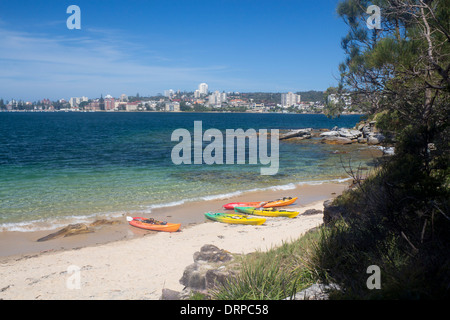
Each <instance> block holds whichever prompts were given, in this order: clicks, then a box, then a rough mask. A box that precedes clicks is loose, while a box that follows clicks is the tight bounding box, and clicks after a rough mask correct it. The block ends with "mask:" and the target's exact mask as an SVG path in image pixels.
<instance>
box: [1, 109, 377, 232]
mask: <svg viewBox="0 0 450 320" xmlns="http://www.w3.org/2000/svg"><path fill="white" fill-rule="evenodd" d="M359 119H360V116H358V115H347V116H341V117H340V118H337V119H328V118H327V117H325V116H324V115H306V114H235V113H220V114H219V113H218V114H216V113H214V114H213V113H0V230H16V231H31V230H36V229H37V228H45V226H48V227H50V226H52V227H54V224H55V223H57V221H61V219H63V218H67V219H68V220H71V221H72V220H74V221H75V220H80V219H84V218H86V217H93V216H96V215H104V214H107V215H113V216H114V215H119V214H122V213H123V212H145V213H150V212H151V210H152V208H155V207H159V206H172V205H177V204H182V203H186V202H189V201H194V200H202V199H205V200H208V199H215V198H218V199H220V198H221V197H226V196H227V195H232V194H239V193H241V192H244V191H248V190H258V189H270V188H273V189H281V190H282V189H285V190H289V189H292V188H293V187H295V185H297V184H302V183H310V182H313V183H314V182H315V183H321V182H326V181H342V180H343V179H346V178H347V177H348V176H347V175H346V173H345V171H344V169H343V167H342V162H343V161H344V162H348V160H349V159H350V157H351V158H352V160H351V161H353V162H354V163H356V164H361V163H362V164H363V165H367V166H370V164H371V161H372V160H371V159H372V156H371V155H370V152H369V153H367V152H364V151H365V150H366V149H367V148H369V147H367V146H363V145H352V146H332V145H326V144H320V143H317V141H314V139H310V140H308V141H301V142H297V143H293V142H282V141H281V142H280V151H279V155H280V168H279V171H278V174H276V175H273V176H262V175H260V168H261V166H262V165H261V164H259V163H258V164H256V165H249V164H244V165H236V164H234V165H226V164H224V165H216V164H214V165H206V164H203V165H194V164H192V165H175V164H173V162H172V160H171V152H172V148H173V147H174V146H175V145H176V144H177V143H178V142H172V141H171V135H172V132H173V131H174V130H175V129H178V128H184V129H187V130H189V131H190V132H191V134H193V130H194V121H202V125H203V131H204V130H206V129H209V128H216V129H219V130H221V131H222V132H224V133H225V130H226V129H239V128H242V129H244V130H246V129H249V128H253V129H255V130H258V129H282V130H283V129H297V128H308V127H310V128H328V129H331V128H332V127H334V126H339V127H353V126H354V125H355V124H356V123H357V122H358V121H359ZM224 140H225V139H224ZM207 144H208V143H205V145H207ZM350 149H351V150H350ZM224 150H225V148H224ZM337 151H339V152H337ZM348 151H351V152H348ZM346 152H348V153H346ZM65 223H66V221H65Z"/></svg>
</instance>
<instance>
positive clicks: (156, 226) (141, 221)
mask: <svg viewBox="0 0 450 320" xmlns="http://www.w3.org/2000/svg"><path fill="white" fill-rule="evenodd" d="M127 220H128V222H129V223H130V225H132V226H133V227H136V228H141V229H146V230H153V231H165V232H176V231H178V229H179V228H180V226H181V223H168V222H163V223H161V222H160V221H156V220H153V223H152V222H149V220H152V219H147V218H142V217H133V218H130V217H127Z"/></svg>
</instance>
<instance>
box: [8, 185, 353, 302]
mask: <svg viewBox="0 0 450 320" xmlns="http://www.w3.org/2000/svg"><path fill="white" fill-rule="evenodd" d="M346 187H347V185H346V184H344V183H341V184H338V183H336V184H320V185H302V186H298V187H297V188H296V189H293V190H288V191H286V190H279V191H264V192H254V193H248V194H243V195H240V196H238V197H233V198H230V199H219V200H211V201H204V202H202V203H190V204H185V205H183V206H179V207H171V208H161V209H159V210H155V211H154V212H152V216H153V217H155V218H158V219H163V220H166V221H169V222H174V221H180V222H182V227H181V230H180V231H179V232H175V233H163V232H159V233H158V232H148V231H141V230H140V229H136V228H133V227H131V226H129V225H128V224H126V223H121V224H118V225H113V226H104V227H102V228H101V229H100V230H99V231H98V232H95V233H92V234H84V235H75V236H72V237H67V238H60V239H55V240H50V241H48V242H43V243H38V242H36V239H38V238H39V236H41V235H42V234H48V233H50V232H48V231H46V232H42V231H41V232H37V233H36V232H35V233H26V234H24V233H3V234H2V235H0V243H1V246H0V252H1V253H2V257H1V258H0V299H7V300H15V299H27V300H28V299H31V300H34V299H43V300H54V299H57V300H61V299H63V300H72V299H102V300H114V299H151V300H156V299H159V298H160V296H161V292H162V289H163V288H168V289H172V290H176V291H181V290H182V289H183V286H182V285H181V284H180V283H179V279H180V278H181V277H182V275H183V271H184V269H185V268H186V266H188V265H189V264H191V263H192V262H193V254H194V253H195V252H196V251H199V250H200V248H201V247H202V246H203V245H204V244H213V245H215V246H217V247H219V248H221V249H225V250H228V251H230V252H232V253H243V254H246V253H250V252H254V251H256V250H261V251H264V250H267V249H270V248H272V247H274V246H278V245H280V244H282V243H283V242H286V241H290V240H294V239H297V238H298V237H299V236H300V235H302V234H304V233H305V232H306V231H308V230H310V229H311V228H314V227H316V226H318V225H320V224H322V222H323V215H322V214H315V215H299V216H297V217H296V218H294V219H288V218H267V221H266V223H265V224H264V225H261V226H249V225H229V224H224V223H219V222H212V221H206V220H205V218H204V216H203V213H204V212H207V211H216V212H219V211H224V210H223V209H221V206H222V205H223V204H225V203H228V202H234V201H259V200H261V199H268V198H270V199H273V198H279V197H282V196H283V195H284V196H287V195H289V196H299V200H298V201H297V202H296V203H295V204H294V205H291V206H289V207H287V209H289V210H298V211H300V213H303V212H304V211H306V210H308V209H318V210H322V209H323V202H324V200H326V199H330V198H333V197H335V196H337V195H339V194H340V193H341V192H342V191H343V190H344V189H345V188H346ZM181 212H183V215H181V214H180V213H181ZM14 248H16V249H14ZM74 269H75V270H80V273H79V276H80V287H79V288H71V286H70V285H69V286H68V285H67V284H68V283H69V284H70V280H71V279H72V273H71V270H74Z"/></svg>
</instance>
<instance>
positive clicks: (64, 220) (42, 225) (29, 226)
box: [0, 178, 351, 232]
mask: <svg viewBox="0 0 450 320" xmlns="http://www.w3.org/2000/svg"><path fill="white" fill-rule="evenodd" d="M349 180H351V178H337V179H328V180H312V181H301V182H295V183H294V182H291V183H288V184H283V185H276V186H270V187H263V188H253V189H247V190H237V191H233V192H228V193H222V194H217V195H206V196H201V197H194V198H187V199H182V200H178V201H173V202H167V203H156V204H151V205H147V206H142V208H141V210H129V211H118V212H101V213H95V214H91V215H82V216H77V215H72V216H66V217H56V218H49V219H37V220H30V221H26V222H6V223H3V224H0V230H1V231H18V232H33V231H45V230H53V229H57V228H63V227H65V226H67V225H68V224H73V223H90V222H93V221H94V220H96V219H100V218H105V217H107V218H118V217H121V216H124V215H133V213H136V214H142V213H145V214H150V213H151V212H152V210H153V209H157V208H168V207H176V206H180V205H183V204H185V203H188V202H196V201H213V200H225V199H230V198H233V197H237V196H240V195H242V194H245V193H249V192H258V191H284V190H285V191H288V190H294V189H295V188H297V187H299V186H304V185H321V184H325V183H344V182H347V181H349Z"/></svg>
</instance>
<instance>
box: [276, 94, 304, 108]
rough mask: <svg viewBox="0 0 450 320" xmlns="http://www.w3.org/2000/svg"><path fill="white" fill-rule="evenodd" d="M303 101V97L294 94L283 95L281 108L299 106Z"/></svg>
mask: <svg viewBox="0 0 450 320" xmlns="http://www.w3.org/2000/svg"><path fill="white" fill-rule="evenodd" d="M300 101H301V95H299V94H295V93H292V92H288V93H282V94H281V106H282V107H290V106H292V105H297V104H299V103H300Z"/></svg>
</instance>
